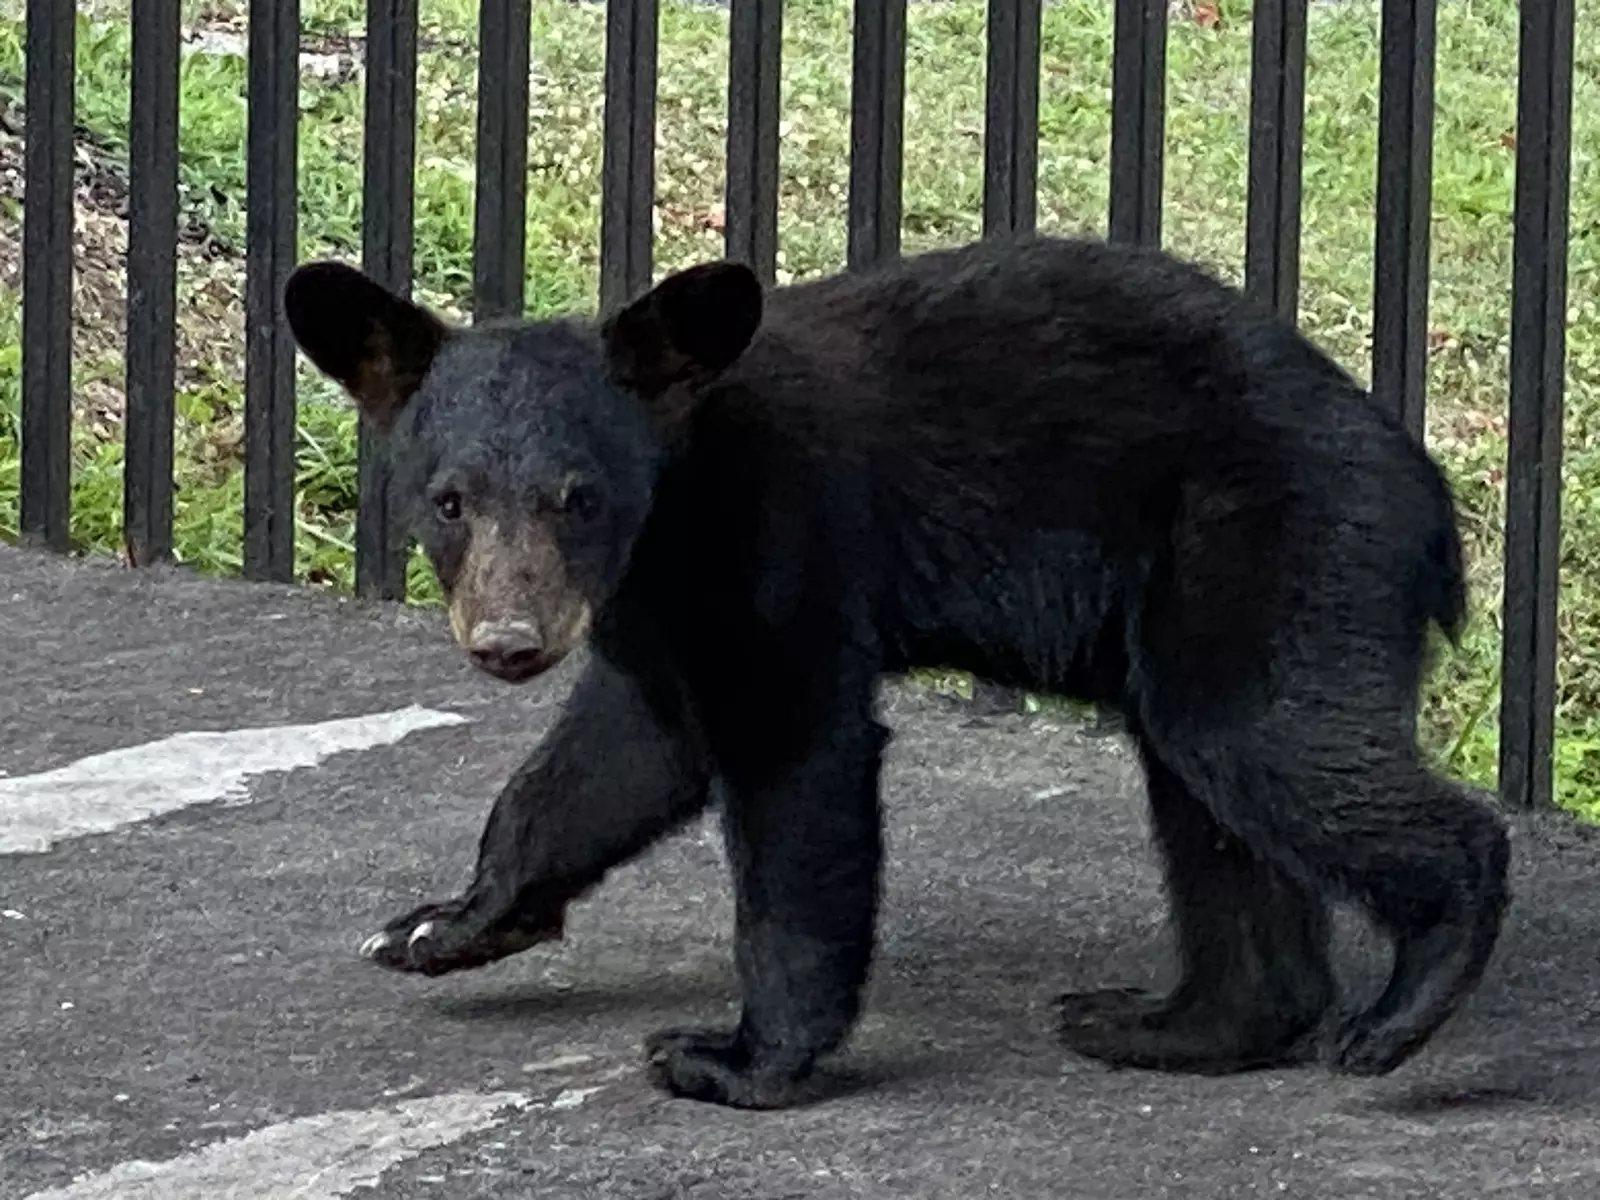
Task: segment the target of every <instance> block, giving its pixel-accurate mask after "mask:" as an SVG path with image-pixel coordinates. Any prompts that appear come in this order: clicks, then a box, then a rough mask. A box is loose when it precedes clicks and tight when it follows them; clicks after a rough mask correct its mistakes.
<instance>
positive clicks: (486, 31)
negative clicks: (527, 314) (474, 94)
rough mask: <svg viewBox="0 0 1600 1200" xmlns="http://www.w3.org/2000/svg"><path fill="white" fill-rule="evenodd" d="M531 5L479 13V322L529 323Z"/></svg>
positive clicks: (475, 307)
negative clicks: (525, 319) (521, 319)
mask: <svg viewBox="0 0 1600 1200" xmlns="http://www.w3.org/2000/svg"><path fill="white" fill-rule="evenodd" d="M530 20H531V10H530V7H529V0H482V3H481V4H480V5H479V6H478V164H477V188H476V191H475V198H474V209H473V226H472V317H473V320H475V321H483V320H487V319H489V318H492V317H515V316H521V315H522V298H523V290H524V288H523V284H524V272H525V269H526V266H527V217H528V50H529V42H530V40H531V36H532V35H531V32H530V30H529V21H530Z"/></svg>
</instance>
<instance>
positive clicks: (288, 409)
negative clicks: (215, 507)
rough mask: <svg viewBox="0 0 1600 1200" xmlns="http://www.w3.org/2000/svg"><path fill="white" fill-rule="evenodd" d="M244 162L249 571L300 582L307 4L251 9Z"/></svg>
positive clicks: (280, 0)
mask: <svg viewBox="0 0 1600 1200" xmlns="http://www.w3.org/2000/svg"><path fill="white" fill-rule="evenodd" d="M247 86H248V110H247V117H246V125H247V130H246V138H245V140H246V151H245V153H246V163H245V172H246V175H245V190H246V208H245V299H244V334H245V368H244V574H245V577H246V578H247V579H273V580H278V581H281V582H288V581H289V580H291V579H293V578H294V466H295V463H294V432H295V382H294V339H293V338H292V337H291V336H290V333H289V326H288V322H287V321H286V320H285V319H284V317H283V313H282V304H281V297H282V295H283V285H284V284H285V283H286V282H287V281H288V277H289V272H290V271H292V270H293V269H294V258H295V240H296V235H297V232H298V229H297V224H298V221H297V214H296V211H295V205H296V199H297V195H298V188H299V174H298V170H297V166H298V164H297V157H296V155H297V148H298V143H299V128H298V118H299V108H300V0H276V2H275V3H272V4H256V5H252V6H251V8H250V34H249V78H248V84H247Z"/></svg>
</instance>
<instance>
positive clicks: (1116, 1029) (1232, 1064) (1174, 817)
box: [1060, 742, 1335, 1075]
mask: <svg viewBox="0 0 1600 1200" xmlns="http://www.w3.org/2000/svg"><path fill="white" fill-rule="evenodd" d="M1141 749H1142V751H1143V757H1144V762H1145V770H1146V776H1147V792H1148V795H1149V801H1150V813H1151V822H1152V825H1153V826H1154V833H1155V839H1156V843H1157V845H1158V846H1159V847H1160V850H1161V855H1162V858H1163V860H1164V862H1165V865H1166V877H1167V891H1168V898H1169V904H1170V906H1171V911H1172V920H1173V923H1174V925H1175V927H1176V931H1177V935H1178V950H1179V956H1180V960H1181V964H1182V975H1181V977H1180V979H1179V982H1178V983H1177V985H1176V986H1175V987H1174V988H1173V990H1172V991H1171V992H1170V993H1168V994H1166V995H1160V994H1156V993H1151V992H1146V991H1142V990H1138V989H1117V988H1110V989H1105V990H1100V991H1092V992H1083V993H1074V994H1069V995H1067V996H1064V997H1062V999H1061V1002H1060V1020H1061V1025H1060V1029H1061V1037H1062V1040H1063V1041H1064V1042H1065V1043H1066V1045H1067V1046H1068V1047H1069V1048H1070V1049H1072V1050H1074V1051H1076V1052H1077V1053H1079V1054H1083V1055H1086V1056H1088V1057H1091V1058H1096V1059H1100V1060H1103V1061H1106V1062H1109V1063H1112V1064H1114V1065H1117V1066H1126V1067H1143V1068H1147V1069H1153V1070H1166V1071H1182V1072H1190V1073H1195V1074H1212V1075H1215V1074H1227V1073H1231V1072H1235V1071H1245V1070H1252V1069H1260V1068H1267V1067H1281V1066H1289V1065H1295V1064H1299V1063H1303V1062H1306V1061H1308V1060H1309V1059H1310V1058H1312V1057H1313V1056H1314V1054H1315V1034H1316V1032H1317V1030H1318V1028H1319V1026H1320V1025H1321V1022H1322V1020H1323V1017H1324V1016H1325V1014H1326V1012H1327V1011H1328V1009H1329V1008H1330V1007H1331V1005H1332V1003H1333V1000H1334V995H1335V988H1334V981H1333V974H1332V971H1331V969H1330V967H1329V964H1328V959H1327V948H1326V947H1327V939H1328V926H1327V916H1326V908H1325V906H1324V905H1323V903H1322V901H1321V900H1320V898H1319V897H1317V896H1316V895H1315V894H1314V893H1312V892H1310V891H1307V890H1306V889H1305V888H1304V887H1302V886H1300V885H1299V884H1297V883H1296V882H1294V881H1293V880H1291V879H1290V878H1289V877H1288V876H1287V875H1285V874H1284V873H1283V872H1282V871H1281V870H1279V869H1278V868H1277V867H1276V866H1274V865H1273V864H1271V863H1269V862H1267V861H1266V860H1264V859H1263V858H1261V857H1260V856H1259V855H1258V854H1256V853H1255V852H1254V851H1253V850H1252V849H1251V848H1250V847H1249V846H1247V845H1246V844H1245V843H1244V842H1242V841H1240V840H1239V839H1238V838H1236V837H1234V836H1232V835H1231V834H1229V833H1228V832H1226V831H1225V830H1224V829H1223V828H1222V827H1221V826H1220V825H1219V824H1218V823H1217V821H1216V819H1215V818H1214V817H1213V816H1212V815H1211V813H1210V812H1209V811H1208V810H1207V808H1206V806H1205V805H1204V804H1203V803H1201V802H1200V801H1199V800H1198V799H1197V798H1196V797H1195V796H1194V795H1192V794H1191V793H1190V792H1189V791H1188V789H1187V788H1185V787H1184V785H1183V783H1182V781H1181V780H1179V779H1178V778H1177V776H1176V775H1174V774H1173V773H1172V772H1171V771H1170V770H1168V769H1167V768H1166V766H1165V765H1164V764H1163V763H1162V762H1161V761H1160V759H1159V758H1158V757H1157V756H1156V755H1155V754H1154V753H1152V751H1151V749H1150V748H1149V746H1148V745H1144V744H1142V742H1141Z"/></svg>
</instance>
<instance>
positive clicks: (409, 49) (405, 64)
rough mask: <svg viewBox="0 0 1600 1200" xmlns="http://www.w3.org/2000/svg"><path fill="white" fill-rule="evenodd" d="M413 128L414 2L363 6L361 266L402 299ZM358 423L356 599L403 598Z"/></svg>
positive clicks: (401, 559)
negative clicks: (364, 86) (364, 80)
mask: <svg viewBox="0 0 1600 1200" xmlns="http://www.w3.org/2000/svg"><path fill="white" fill-rule="evenodd" d="M416 124H417V0H367V94H366V111H365V127H364V132H363V135H362V170H361V265H362V269H363V270H364V271H366V273H367V274H368V275H370V276H372V278H373V279H375V280H377V282H379V283H381V284H383V285H384V286H385V287H387V288H388V289H389V290H390V291H392V292H395V293H397V294H398V295H402V296H409V295H410V294H411V254H412V236H413V229H412V215H413V194H414V189H415V182H414V177H415V164H416V154H415V147H416ZM358 420H359V426H358V433H357V438H358V441H357V444H356V491H357V500H356V594H357V595H358V596H373V597H379V598H382V599H385V600H399V599H404V597H405V594H406V544H407V539H406V536H405V530H404V528H403V527H402V526H401V525H400V522H399V521H398V520H397V516H398V514H396V513H395V512H394V511H393V505H392V503H391V497H390V493H389V481H390V462H389V446H388V442H387V439H385V438H384V437H382V436H381V435H380V434H378V432H377V431H376V430H374V429H373V428H372V427H371V425H370V424H369V423H368V421H367V419H366V417H365V416H361V417H359V418H358Z"/></svg>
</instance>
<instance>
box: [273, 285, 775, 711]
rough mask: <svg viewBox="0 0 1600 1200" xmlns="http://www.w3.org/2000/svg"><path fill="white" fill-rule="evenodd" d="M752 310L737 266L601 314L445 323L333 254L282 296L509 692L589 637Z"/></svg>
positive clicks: (453, 609)
mask: <svg viewBox="0 0 1600 1200" xmlns="http://www.w3.org/2000/svg"><path fill="white" fill-rule="evenodd" d="M762 299H763V297H762V289H761V284H760V282H759V281H758V280H757V279H756V277H755V275H754V274H753V273H752V272H751V271H750V270H749V269H748V268H746V267H744V266H741V265H738V264H735V263H731V262H712V263H706V264H702V265H700V266H696V267H691V268H689V269H688V270H685V271H681V272H679V273H677V274H674V275H670V276H668V277H667V278H665V279H663V280H662V281H661V282H660V283H659V284H657V285H656V286H655V287H654V288H652V289H651V290H650V291H649V292H647V293H646V294H645V295H643V296H641V297H640V298H638V299H637V300H634V301H633V302H632V303H630V304H629V305H627V306H626V307H624V308H623V309H622V310H621V311H619V312H617V313H616V314H615V315H613V316H611V317H609V318H608V319H606V320H604V321H602V322H594V321H588V320H581V319H578V318H567V319H556V320H546V321H504V322H486V323H483V324H480V325H477V326H475V327H472V328H465V327H460V326H455V325H452V324H449V323H447V322H446V321H444V320H442V319H441V318H440V317H438V316H436V315H435V314H433V313H432V312H430V311H428V310H427V309H425V308H423V307H422V306H420V305H417V304H414V303H412V302H411V301H409V300H407V299H404V298H402V297H400V296H397V295H395V294H393V293H392V292H390V291H388V290H387V289H385V288H383V287H382V286H380V285H379V284H378V283H377V282H375V281H374V280H372V279H371V278H369V277H368V276H366V275H365V274H363V273H362V272H360V271H358V270H356V269H355V268H353V267H350V266H346V265H344V264H341V263H334V262H315V263H307V264H305V265H303V266H301V267H299V268H298V269H297V270H296V271H295V272H294V273H293V274H292V275H291V276H290V278H289V281H288V284H287V286H286V287H285V289H284V309H285V313H286V316H287V317H288V322H289V327H290V329H291V330H292V331H293V334H294V337H295V340H296V342H298V343H299V346H300V348H301V349H302V350H303V351H304V352H305V354H306V356H307V357H308V358H309V359H310V360H311V362H312V363H313V364H314V365H315V366H316V367H317V369H318V370H320V371H322V372H323V373H324V374H325V375H327V376H329V377H330V378H332V379H333V380H335V381H337V382H338V383H339V384H340V385H341V386H342V387H343V388H344V389H345V391H346V392H348V393H349V394H350V396H351V397H353V398H354V399H355V401H356V403H357V404H358V405H359V406H360V408H361V411H362V413H364V414H365V416H366V417H367V419H368V420H369V421H370V422H371V424H372V425H373V427H374V428H376V429H377V430H379V431H380V432H383V433H386V434H388V435H389V442H390V446H391V463H392V471H393V492H392V493H391V494H392V495H393V497H394V501H395V503H396V504H397V506H399V507H400V509H401V512H400V513H399V514H398V515H399V517H400V519H401V521H402V522H403V523H404V524H405V526H406V527H407V528H408V530H409V532H410V533H411V534H412V536H414V537H415V538H416V540H417V541H418V543H419V544H420V545H421V546H422V548H423V550H424V551H425V552H426V554H427V556H428V559H429V561H430V562H431V563H432V565H433V569H434V572H435V574H436V575H437V577H438V579H439V583H440V586H441V588H442V589H443V591H444V594H445V597H446V600H447V602H448V604H449V611H450V628H451V630H452V632H453V633H454V634H455V637H456V640H457V641H458V642H460V644H461V645H462V647H463V648H464V649H465V650H466V651H467V653H468V654H469V655H470V656H471V657H472V660H473V661H474V662H475V663H477V664H478V665H479V666H480V667H482V668H483V669H484V670H486V671H488V672H490V673H491V674H493V675H495V676H497V677H498V678H501V679H504V680H507V681H509V682H514V683H520V682H523V681H525V680H528V679H532V678H533V677H534V676H536V675H540V674H542V673H543V672H545V671H547V670H549V669H550V668H551V667H553V666H555V665H556V664H557V663H559V662H560V661H561V660H562V659H563V658H565V657H566V656H567V655H568V654H569V653H570V652H571V651H572V650H573V649H574V648H576V647H577V646H578V645H579V644H580V643H581V642H582V641H583V639H584V637H585V635H586V633H587V632H588V629H589V626H590V622H591V621H592V620H593V617H594V614H595V613H596V612H597V611H598V610H599V609H600V607H601V606H602V605H604V604H605V602H606V600H607V599H608V598H609V597H610V595H611V594H612V592H613V590H614V589H615V588H616V586H617V584H618V582H619V581H620V580H621V578H622V575H623V572H624V570H625V569H626V567H627V563H628V558H629V555H630V553H631V551H632V547H633V544H634V541H635V539H636V537H637V535H638V533H639V531H640V529H641V528H642V527H643V525H644V522H645V518H646V517H647V516H648V514H649V511H650V505H651V498H652V493H653V489H654V486H655V482H656V478H657V476H658V473H659V470H660V467H661V464H662V463H663V461H664V458H665V456H666V454H667V453H668V452H669V450H670V446H671V444H672V442H673V440H674V437H675V436H676V435H677V434H678V433H679V432H680V431H681V430H682V428H683V427H684V422H685V420H686V418H687V417H688V415H689V413H690V412H691V411H692V409H693V406H694V402H695V399H696V396H697V395H698V393H699V391H700V389H701V388H703V387H704V386H705V385H706V384H707V383H709V382H711V381H712V380H714V379H715V378H716V377H717V376H718V375H719V374H720V373H721V372H722V371H724V370H725V369H726V368H727V367H728V366H730V365H731V364H732V363H733V362H734V361H735V360H737V359H738V358H739V356H740V355H741V354H743V353H744V351H745V348H746V347H747V346H748V344H749V342H750V340H751V338H753V337H754V336H755V333H756V330H757V328H758V327H759V325H760V323H761V315H762Z"/></svg>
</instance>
